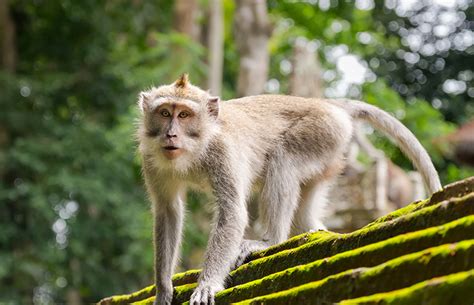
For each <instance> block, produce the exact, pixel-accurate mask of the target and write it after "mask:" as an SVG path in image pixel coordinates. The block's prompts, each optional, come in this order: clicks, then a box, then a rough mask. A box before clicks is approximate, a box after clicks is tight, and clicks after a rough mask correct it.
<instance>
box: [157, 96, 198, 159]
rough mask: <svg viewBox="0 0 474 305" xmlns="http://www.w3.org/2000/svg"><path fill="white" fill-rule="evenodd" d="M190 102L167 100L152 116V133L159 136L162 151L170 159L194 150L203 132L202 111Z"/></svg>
mask: <svg viewBox="0 0 474 305" xmlns="http://www.w3.org/2000/svg"><path fill="white" fill-rule="evenodd" d="M193 106H194V105H192V104H191V103H189V102H175V101H166V102H164V103H162V104H161V105H159V106H158V107H157V108H156V109H155V110H154V113H153V114H152V116H151V121H150V125H151V126H150V127H151V130H150V133H151V135H152V136H157V140H158V142H159V144H160V150H161V153H162V154H163V155H164V156H165V157H166V158H167V159H168V160H173V159H176V158H178V157H180V156H181V155H182V154H183V153H185V152H186V151H188V152H189V151H192V150H193V146H194V144H195V143H194V142H196V141H197V140H198V139H199V137H200V133H201V128H200V125H201V124H200V113H199V109H197V108H196V107H195V106H194V107H193Z"/></svg>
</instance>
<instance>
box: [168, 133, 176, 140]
mask: <svg viewBox="0 0 474 305" xmlns="http://www.w3.org/2000/svg"><path fill="white" fill-rule="evenodd" d="M166 137H167V138H169V139H171V138H176V137H177V135H176V134H174V133H167V134H166Z"/></svg>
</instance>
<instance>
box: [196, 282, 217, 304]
mask: <svg viewBox="0 0 474 305" xmlns="http://www.w3.org/2000/svg"><path fill="white" fill-rule="evenodd" d="M222 289H224V287H223V286H219V285H212V284H206V283H202V284H199V286H198V287H197V288H196V289H195V290H194V292H193V294H192V295H191V300H190V301H189V304H190V305H214V304H215V303H214V296H215V295H216V293H217V292H219V291H221V290H222Z"/></svg>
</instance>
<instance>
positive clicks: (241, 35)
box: [234, 0, 271, 96]
mask: <svg viewBox="0 0 474 305" xmlns="http://www.w3.org/2000/svg"><path fill="white" fill-rule="evenodd" d="M234 30H235V33H234V34H235V43H236V45H237V49H238V52H239V54H240V67H239V76H238V80H237V95H238V96H246V95H255V94H260V93H262V92H263V91H264V88H265V82H266V81H267V77H268V66H269V54H268V39H269V37H270V34H271V26H270V22H269V20H268V14H267V4H266V1H265V0H237V1H236V10H235V19H234Z"/></svg>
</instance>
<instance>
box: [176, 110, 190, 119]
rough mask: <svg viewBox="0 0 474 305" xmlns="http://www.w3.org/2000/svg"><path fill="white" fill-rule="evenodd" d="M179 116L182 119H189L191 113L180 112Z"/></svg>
mask: <svg viewBox="0 0 474 305" xmlns="http://www.w3.org/2000/svg"><path fill="white" fill-rule="evenodd" d="M178 116H179V117H180V118H181V119H184V118H187V117H188V116H189V112H186V111H183V112H180V113H179V115H178Z"/></svg>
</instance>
